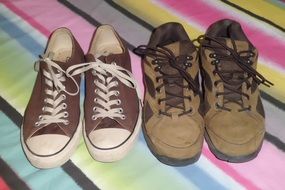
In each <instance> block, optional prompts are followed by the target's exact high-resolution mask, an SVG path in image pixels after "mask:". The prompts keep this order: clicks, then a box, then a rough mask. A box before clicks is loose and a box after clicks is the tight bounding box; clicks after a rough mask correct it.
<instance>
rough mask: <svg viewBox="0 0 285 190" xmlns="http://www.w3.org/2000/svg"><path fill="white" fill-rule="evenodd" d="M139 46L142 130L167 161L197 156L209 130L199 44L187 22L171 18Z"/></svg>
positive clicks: (187, 160)
mask: <svg viewBox="0 0 285 190" xmlns="http://www.w3.org/2000/svg"><path fill="white" fill-rule="evenodd" d="M135 52H136V53H138V54H140V55H144V58H143V69H144V79H145V80H144V81H145V86H146V93H145V101H144V117H143V121H144V125H143V132H144V136H145V139H146V141H147V144H148V146H149V148H150V150H151V152H152V153H153V154H154V155H155V156H156V158H157V159H158V160H159V161H161V162H163V163H165V164H168V165H173V166H183V165H187V164H191V163H193V162H195V161H196V160H198V158H199V156H200V154H201V148H202V144H203V135H204V127H203V118H202V116H201V114H200V112H199V108H200V96H199V94H200V93H199V64H198V55H197V51H196V48H195V46H194V45H193V44H192V42H191V41H190V39H189V37H188V36H187V34H186V32H185V30H184V28H183V27H182V25H180V24H178V23H166V24H164V25H161V26H160V27H158V28H157V29H156V30H155V31H154V32H153V34H152V36H151V38H150V41H149V44H148V45H147V46H139V47H138V48H137V49H136V50H135Z"/></svg>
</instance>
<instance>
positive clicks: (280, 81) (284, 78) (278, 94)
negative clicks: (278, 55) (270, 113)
mask: <svg viewBox="0 0 285 190" xmlns="http://www.w3.org/2000/svg"><path fill="white" fill-rule="evenodd" d="M257 67H258V68H257V71H258V72H260V73H261V74H262V75H263V76H264V77H265V78H267V79H269V80H270V81H271V82H272V83H273V84H274V86H271V87H270V88H268V87H266V86H264V85H260V89H261V90H263V91H264V92H266V93H267V94H269V95H271V96H273V97H274V98H276V99H278V100H280V101H281V102H285V74H284V73H281V72H279V71H277V70H276V69H273V68H270V67H268V66H266V65H264V64H261V63H258V66H257Z"/></svg>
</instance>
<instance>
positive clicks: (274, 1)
mask: <svg viewBox="0 0 285 190" xmlns="http://www.w3.org/2000/svg"><path fill="white" fill-rule="evenodd" d="M267 1H269V2H271V3H272V4H275V6H278V7H280V8H282V9H285V3H284V2H283V1H280V0H267Z"/></svg>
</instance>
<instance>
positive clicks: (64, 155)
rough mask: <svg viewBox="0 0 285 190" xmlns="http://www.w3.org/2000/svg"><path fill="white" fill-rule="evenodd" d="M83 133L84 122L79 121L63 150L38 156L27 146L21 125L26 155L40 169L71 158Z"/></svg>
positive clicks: (56, 164) (22, 141) (52, 166)
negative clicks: (50, 154)
mask: <svg viewBox="0 0 285 190" xmlns="http://www.w3.org/2000/svg"><path fill="white" fill-rule="evenodd" d="M81 133H82V122H81V121H79V124H78V127H77V129H76V131H75V134H74V135H73V138H72V139H71V140H70V142H69V143H68V144H67V145H66V147H65V148H64V149H63V150H62V151H60V152H59V153H57V154H55V155H52V156H37V155H35V154H33V153H32V152H31V151H30V150H29V149H28V148H27V146H26V143H24V138H23V126H21V143H22V147H23V150H24V152H25V154H26V157H27V158H28V160H29V162H30V163H31V164H32V165H33V166H35V167H36V168H40V169H48V168H54V167H58V166H61V165H63V164H64V163H65V162H67V161H68V160H69V158H70V156H71V155H72V154H73V153H74V152H75V150H76V148H77V145H78V144H79V142H80V137H81Z"/></svg>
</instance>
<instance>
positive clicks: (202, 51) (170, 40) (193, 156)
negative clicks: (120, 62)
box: [135, 19, 272, 166]
mask: <svg viewBox="0 0 285 190" xmlns="http://www.w3.org/2000/svg"><path fill="white" fill-rule="evenodd" d="M194 41H197V43H198V44H199V45H197V46H195V45H194V44H193V42H192V41H191V40H190V39H189V37H188V35H187V33H186V32H185V30H184V28H183V26H182V25H181V24H179V23H166V24H164V25H161V26H160V27H158V28H156V29H155V30H154V31H153V33H152V35H151V37H150V40H149V43H148V45H146V46H139V47H138V48H137V49H135V52H136V53H137V54H139V55H142V56H143V70H144V79H145V80H144V82H145V87H146V89H145V90H146V92H145V101H144V110H143V133H144V136H145V139H146V141H147V144H148V146H149V148H150V150H151V152H152V153H153V154H154V155H155V156H156V158H157V159H158V160H160V161H161V162H163V163H165V164H168V165H172V166H184V165H188V164H191V163H194V162H195V161H197V160H198V159H199V157H200V155H201V150H202V147H203V141H204V137H205V139H206V141H207V143H208V145H209V148H210V150H211V151H212V153H213V154H214V155H215V156H216V157H217V158H218V159H221V160H224V161H228V162H246V161H249V160H251V159H253V158H255V157H256V156H257V154H258V152H259V151H260V149H261V146H262V142H263V138H264V134H265V122H264V118H265V114H264V109H263V106H262V102H261V99H260V93H259V89H258V85H259V84H261V83H262V84H264V85H267V86H269V85H272V84H271V83H270V82H269V81H267V80H266V79H265V78H264V77H263V76H262V75H261V74H260V73H258V72H257V71H256V66H257V65H256V64H257V57H258V52H257V49H256V48H255V47H254V46H253V44H252V43H251V42H250V41H249V40H248V38H247V37H246V35H245V33H244V32H243V30H242V28H241V26H240V24H239V23H237V22H236V21H233V20H229V19H224V20H220V21H217V22H215V23H213V24H212V25H210V26H209V28H208V29H207V31H206V33H205V35H202V36H200V37H198V38H197V39H196V40H194ZM200 79H201V80H200Z"/></svg>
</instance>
